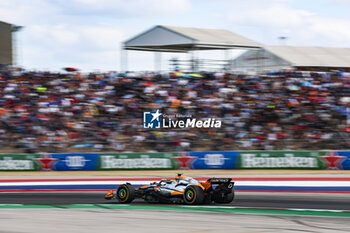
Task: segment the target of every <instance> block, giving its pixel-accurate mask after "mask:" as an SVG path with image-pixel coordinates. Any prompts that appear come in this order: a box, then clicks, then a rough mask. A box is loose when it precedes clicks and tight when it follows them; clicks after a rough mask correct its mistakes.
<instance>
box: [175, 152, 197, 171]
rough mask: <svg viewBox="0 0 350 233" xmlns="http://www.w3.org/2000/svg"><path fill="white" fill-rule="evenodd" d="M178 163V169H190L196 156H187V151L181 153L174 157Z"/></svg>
mask: <svg viewBox="0 0 350 233" xmlns="http://www.w3.org/2000/svg"><path fill="white" fill-rule="evenodd" d="M174 159H175V160H176V162H177V163H178V169H192V162H193V160H195V159H196V157H193V156H189V155H188V154H187V153H182V154H181V155H180V156H178V157H174Z"/></svg>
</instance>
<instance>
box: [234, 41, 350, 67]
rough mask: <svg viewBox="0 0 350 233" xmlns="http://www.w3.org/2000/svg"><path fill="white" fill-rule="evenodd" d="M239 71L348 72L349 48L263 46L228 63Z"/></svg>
mask: <svg viewBox="0 0 350 233" xmlns="http://www.w3.org/2000/svg"><path fill="white" fill-rule="evenodd" d="M231 64H232V66H231V67H232V70H234V71H239V72H260V73H263V72H273V71H279V70H281V69H298V70H311V71H312V70H314V71H330V70H342V71H347V72H349V71H350V48H330V47H305V46H264V47H263V49H260V50H255V51H252V50H251V51H246V52H245V53H243V54H242V55H240V56H239V57H237V58H235V59H234V60H232V62H231Z"/></svg>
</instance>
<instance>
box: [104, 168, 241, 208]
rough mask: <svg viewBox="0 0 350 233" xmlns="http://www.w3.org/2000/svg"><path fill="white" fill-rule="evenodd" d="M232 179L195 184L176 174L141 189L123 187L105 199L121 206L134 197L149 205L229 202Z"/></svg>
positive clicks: (219, 179)
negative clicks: (116, 202)
mask: <svg viewBox="0 0 350 233" xmlns="http://www.w3.org/2000/svg"><path fill="white" fill-rule="evenodd" d="M231 180H232V179H231V178H210V179H208V180H207V181H205V182H198V181H197V180H195V179H193V178H192V177H187V176H182V175H181V174H178V176H177V177H176V178H175V180H161V181H159V182H153V183H151V184H150V185H148V186H143V187H140V188H134V187H133V186H132V185H131V184H130V183H126V184H122V185H120V186H119V187H118V188H117V190H116V192H115V193H114V191H113V190H110V191H109V192H108V193H107V194H106V195H105V199H107V200H110V199H118V201H119V202H121V203H130V202H132V201H133V200H134V199H135V198H142V199H144V200H145V201H147V202H148V203H172V204H182V203H185V204H188V205H194V204H209V203H211V202H212V201H214V202H216V203H230V202H232V201H233V199H234V190H233V185H234V182H231Z"/></svg>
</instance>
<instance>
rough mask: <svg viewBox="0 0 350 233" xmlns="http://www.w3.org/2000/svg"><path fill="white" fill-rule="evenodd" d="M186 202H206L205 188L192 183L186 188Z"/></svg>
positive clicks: (192, 203) (190, 203) (191, 203)
mask: <svg viewBox="0 0 350 233" xmlns="http://www.w3.org/2000/svg"><path fill="white" fill-rule="evenodd" d="M184 202H185V204H187V205H196V204H202V203H203V202H204V192H203V189H202V188H201V187H199V186H196V185H190V186H188V187H187V188H186V189H185V192H184Z"/></svg>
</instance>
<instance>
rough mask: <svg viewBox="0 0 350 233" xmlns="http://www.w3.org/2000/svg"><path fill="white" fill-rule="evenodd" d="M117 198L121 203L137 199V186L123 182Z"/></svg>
mask: <svg viewBox="0 0 350 233" xmlns="http://www.w3.org/2000/svg"><path fill="white" fill-rule="evenodd" d="M116 196H117V199H118V200H119V202H121V203H130V202H132V201H133V200H134V199H135V188H134V187H132V185H131V184H122V185H120V186H119V187H118V189H117V193H116Z"/></svg>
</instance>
